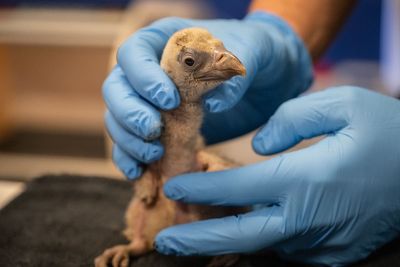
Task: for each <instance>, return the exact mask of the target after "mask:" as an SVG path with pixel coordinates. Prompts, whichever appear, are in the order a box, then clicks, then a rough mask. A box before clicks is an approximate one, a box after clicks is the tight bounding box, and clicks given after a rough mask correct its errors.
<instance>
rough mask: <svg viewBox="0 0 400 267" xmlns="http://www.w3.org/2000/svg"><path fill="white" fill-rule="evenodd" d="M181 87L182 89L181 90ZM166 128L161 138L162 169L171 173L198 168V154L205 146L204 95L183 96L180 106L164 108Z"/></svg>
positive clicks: (164, 174) (169, 174)
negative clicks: (162, 150)
mask: <svg viewBox="0 0 400 267" xmlns="http://www.w3.org/2000/svg"><path fill="white" fill-rule="evenodd" d="M179 91H181V90H179ZM162 118H163V122H164V131H163V134H162V136H161V142H162V143H163V145H164V149H165V151H164V156H163V158H162V159H161V161H160V162H161V173H162V175H163V176H166V177H171V176H175V175H178V174H182V173H186V172H192V171H197V170H198V169H199V167H198V166H197V161H196V156H197V152H198V150H199V149H201V148H202V146H203V143H202V137H201V135H200V127H201V123H202V120H203V108H202V103H201V99H197V100H196V101H188V99H186V98H185V97H181V104H180V105H179V107H178V108H176V109H174V110H170V111H164V112H162Z"/></svg>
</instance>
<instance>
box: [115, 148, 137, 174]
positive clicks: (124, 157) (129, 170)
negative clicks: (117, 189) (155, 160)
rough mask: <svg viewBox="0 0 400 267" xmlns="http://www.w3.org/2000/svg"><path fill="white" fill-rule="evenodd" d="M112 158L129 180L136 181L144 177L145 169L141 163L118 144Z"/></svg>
mask: <svg viewBox="0 0 400 267" xmlns="http://www.w3.org/2000/svg"><path fill="white" fill-rule="evenodd" d="M112 158H113V161H114V163H115V164H116V165H117V167H118V169H120V170H121V171H122V172H123V173H124V175H125V176H126V177H127V178H128V179H129V180H134V179H136V178H138V177H139V176H140V175H142V172H143V169H142V167H141V166H140V163H139V162H138V161H137V160H135V159H134V158H132V157H131V156H130V155H128V153H126V152H125V151H124V150H122V149H121V148H120V147H119V146H118V145H116V144H114V145H113V151H112Z"/></svg>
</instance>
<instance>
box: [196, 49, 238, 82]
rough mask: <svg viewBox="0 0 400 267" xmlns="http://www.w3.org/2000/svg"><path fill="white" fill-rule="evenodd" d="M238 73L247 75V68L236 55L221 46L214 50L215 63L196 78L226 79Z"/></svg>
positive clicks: (208, 79)
mask: <svg viewBox="0 0 400 267" xmlns="http://www.w3.org/2000/svg"><path fill="white" fill-rule="evenodd" d="M236 75H241V76H245V75H246V68H245V67H244V66H243V64H242V62H240V60H239V59H238V58H237V57H236V56H235V55H233V54H232V53H231V52H229V51H228V50H226V49H225V47H220V48H218V49H216V50H215V51H214V54H213V64H211V65H209V67H208V68H206V69H205V70H204V71H202V72H200V73H198V75H197V77H195V78H197V79H199V80H202V81H226V80H229V79H230V78H232V77H233V76H236Z"/></svg>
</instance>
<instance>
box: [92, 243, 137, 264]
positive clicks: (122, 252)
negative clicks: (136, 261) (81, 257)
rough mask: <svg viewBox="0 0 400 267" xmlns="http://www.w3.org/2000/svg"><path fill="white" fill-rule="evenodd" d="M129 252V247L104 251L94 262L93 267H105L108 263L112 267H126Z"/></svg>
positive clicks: (118, 247)
mask: <svg viewBox="0 0 400 267" xmlns="http://www.w3.org/2000/svg"><path fill="white" fill-rule="evenodd" d="M131 250H132V249H131V248H130V246H129V245H119V246H115V247H112V248H109V249H106V250H105V251H104V252H103V254H101V255H100V256H98V257H97V258H96V259H95V260H94V265H95V267H107V266H109V265H108V264H109V263H112V266H113V267H128V264H129V255H130V254H131Z"/></svg>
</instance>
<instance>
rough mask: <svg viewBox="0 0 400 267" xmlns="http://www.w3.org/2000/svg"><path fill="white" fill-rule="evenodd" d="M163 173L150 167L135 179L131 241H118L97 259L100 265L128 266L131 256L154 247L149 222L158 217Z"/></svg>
mask: <svg viewBox="0 0 400 267" xmlns="http://www.w3.org/2000/svg"><path fill="white" fill-rule="evenodd" d="M159 183H160V179H159V176H158V175H156V173H155V172H152V171H151V170H147V171H146V172H145V173H144V174H143V175H142V177H140V178H139V180H137V181H136V182H135V194H134V197H133V199H132V200H131V202H130V204H129V206H128V209H127V211H126V213H125V218H126V224H127V226H126V229H125V231H124V234H125V236H126V237H127V238H128V239H129V240H130V241H131V242H130V243H129V244H127V245H117V246H114V247H112V248H109V249H106V250H105V251H104V252H103V254H101V255H100V256H98V257H97V258H96V259H95V266H96V267H107V266H108V264H109V263H111V264H112V266H113V267H127V266H128V264H129V258H130V256H140V255H142V254H145V253H147V252H149V251H150V250H152V242H153V237H152V236H151V237H150V236H149V229H148V228H149V224H148V223H146V222H147V221H149V220H153V221H154V218H149V217H152V216H154V213H155V212H154V207H155V206H157V205H156V202H157V199H158V194H159V188H161V187H160V185H159Z"/></svg>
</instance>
